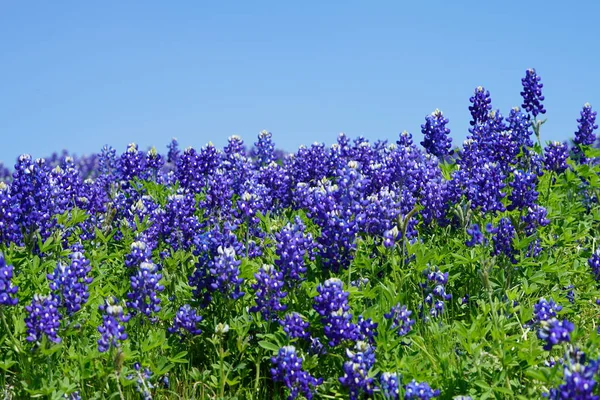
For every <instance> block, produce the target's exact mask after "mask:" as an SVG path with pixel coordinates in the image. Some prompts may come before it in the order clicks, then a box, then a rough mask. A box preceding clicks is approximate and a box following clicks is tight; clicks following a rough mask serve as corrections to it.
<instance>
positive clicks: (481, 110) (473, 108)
mask: <svg viewBox="0 0 600 400" xmlns="http://www.w3.org/2000/svg"><path fill="white" fill-rule="evenodd" d="M469 101H470V102H471V104H472V105H470V106H469V111H470V112H471V117H472V118H473V119H472V120H471V121H470V124H471V126H474V125H477V124H482V123H484V122H486V121H487V119H488V113H489V112H490V110H491V109H492V104H491V103H492V99H491V98H490V92H489V91H487V90H485V89H484V88H483V87H482V86H478V87H477V88H476V89H475V94H474V95H473V96H471V98H470V99H469Z"/></svg>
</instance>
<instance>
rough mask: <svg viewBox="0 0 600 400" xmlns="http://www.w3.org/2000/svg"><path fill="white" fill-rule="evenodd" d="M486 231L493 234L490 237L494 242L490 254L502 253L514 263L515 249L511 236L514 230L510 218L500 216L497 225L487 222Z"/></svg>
mask: <svg viewBox="0 0 600 400" xmlns="http://www.w3.org/2000/svg"><path fill="white" fill-rule="evenodd" d="M487 231H488V232H489V233H492V234H494V236H493V237H492V241H493V242H494V250H493V251H492V254H493V255H495V256H497V255H500V254H504V255H505V256H507V257H508V258H509V260H510V261H511V262H512V263H513V264H516V262H517V259H516V258H515V253H516V250H515V249H514V247H513V238H514V237H515V234H516V231H515V228H514V226H513V225H512V223H511V222H510V220H509V219H508V218H501V219H500V221H499V222H498V226H497V227H494V226H493V225H492V224H488V226H487Z"/></svg>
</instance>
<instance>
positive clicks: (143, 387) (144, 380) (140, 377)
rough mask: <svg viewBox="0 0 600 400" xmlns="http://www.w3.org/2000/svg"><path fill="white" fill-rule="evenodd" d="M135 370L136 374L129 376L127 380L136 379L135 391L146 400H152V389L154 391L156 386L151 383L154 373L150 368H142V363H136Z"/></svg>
mask: <svg viewBox="0 0 600 400" xmlns="http://www.w3.org/2000/svg"><path fill="white" fill-rule="evenodd" d="M133 369H134V370H135V374H130V375H128V376H127V379H129V380H133V379H135V390H136V391H137V392H138V393H139V394H140V395H141V396H142V398H143V399H144V400H152V389H154V385H153V384H152V382H150V378H151V377H152V371H150V369H149V368H142V366H141V365H140V363H135V364H134V365H133Z"/></svg>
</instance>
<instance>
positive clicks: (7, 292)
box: [0, 253, 19, 307]
mask: <svg viewBox="0 0 600 400" xmlns="http://www.w3.org/2000/svg"><path fill="white" fill-rule="evenodd" d="M12 278H13V266H12V265H6V260H5V259H4V255H3V254H2V253H0V307H1V306H14V305H16V304H17V303H18V302H19V299H18V298H17V297H16V296H15V295H16V294H17V291H18V290H19V287H18V286H14V285H13V284H12Z"/></svg>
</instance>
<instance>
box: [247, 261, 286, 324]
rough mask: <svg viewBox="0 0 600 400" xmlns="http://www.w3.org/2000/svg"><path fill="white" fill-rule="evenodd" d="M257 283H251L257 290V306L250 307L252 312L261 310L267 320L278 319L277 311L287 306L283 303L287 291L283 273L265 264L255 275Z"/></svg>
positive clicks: (283, 309)
mask: <svg viewBox="0 0 600 400" xmlns="http://www.w3.org/2000/svg"><path fill="white" fill-rule="evenodd" d="M254 277H255V278H256V283H255V284H252V285H250V286H251V287H252V289H254V290H255V291H256V295H255V297H254V301H255V302H256V306H252V307H250V310H249V311H250V312H260V313H261V315H262V317H263V319H265V320H266V321H269V320H271V321H274V320H276V319H277V312H279V311H285V309H286V308H287V307H286V306H285V305H284V304H281V299H283V298H284V297H285V296H286V295H287V292H284V291H283V273H281V272H279V271H277V270H276V269H275V267H274V266H272V265H263V266H262V267H261V268H260V269H259V270H258V272H257V273H256V274H255V275H254Z"/></svg>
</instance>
